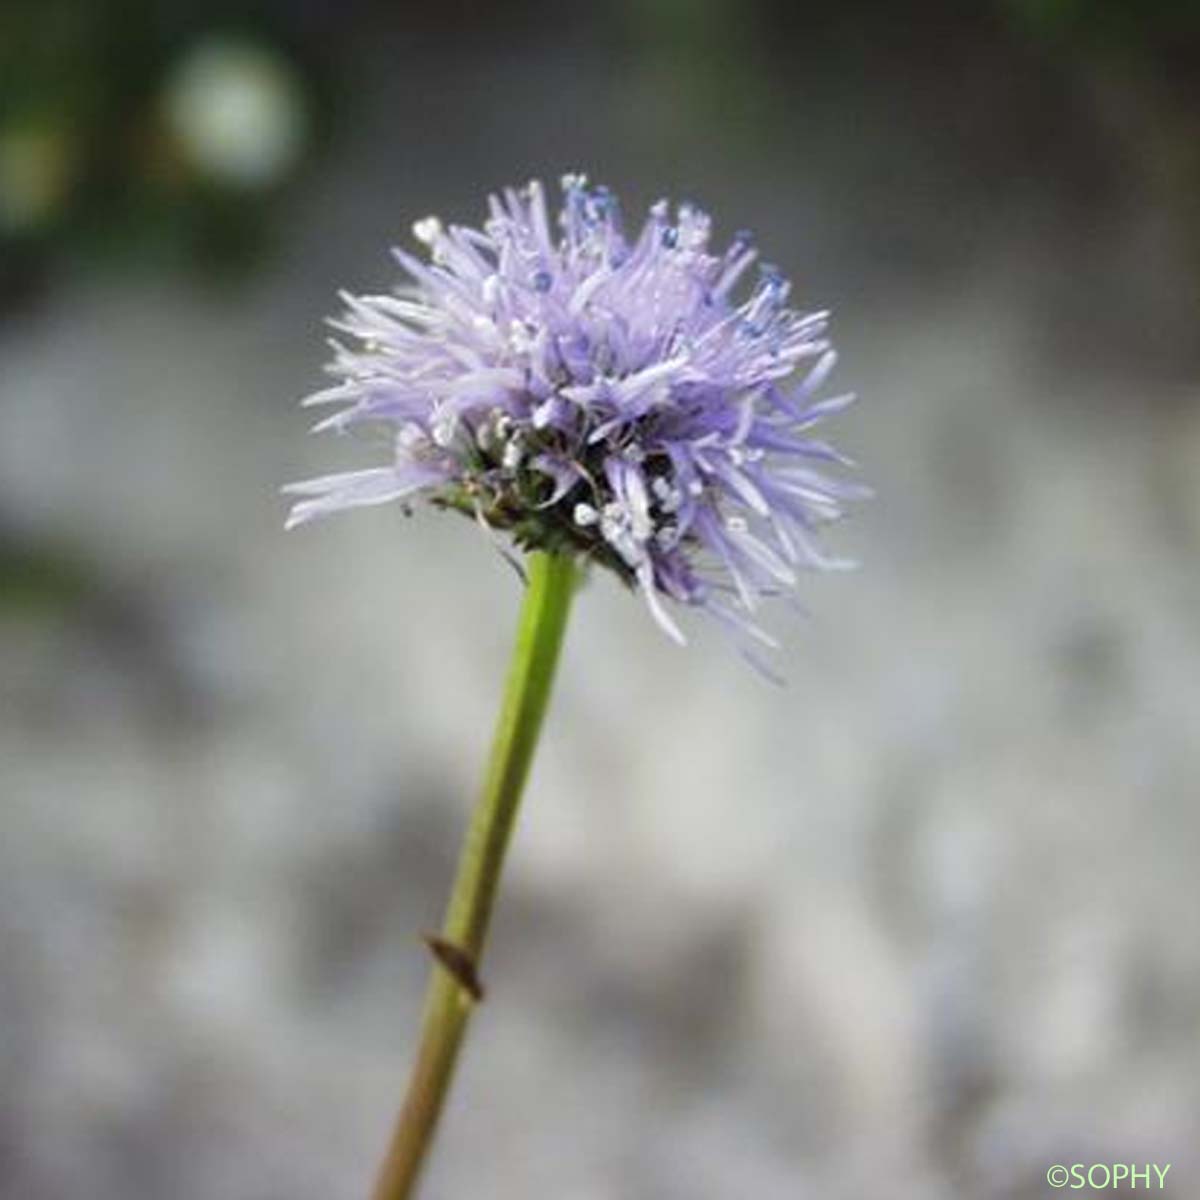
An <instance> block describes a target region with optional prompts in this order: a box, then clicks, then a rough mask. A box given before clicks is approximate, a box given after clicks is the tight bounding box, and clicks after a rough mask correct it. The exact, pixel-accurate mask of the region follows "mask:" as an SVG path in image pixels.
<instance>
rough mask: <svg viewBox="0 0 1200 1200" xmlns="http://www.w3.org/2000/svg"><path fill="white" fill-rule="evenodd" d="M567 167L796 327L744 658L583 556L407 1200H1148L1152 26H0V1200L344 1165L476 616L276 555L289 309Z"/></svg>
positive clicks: (297, 1189)
mask: <svg viewBox="0 0 1200 1200" xmlns="http://www.w3.org/2000/svg"><path fill="white" fill-rule="evenodd" d="M577 169H581V170H586V171H588V172H589V173H590V174H591V176H592V178H593V179H597V180H603V181H605V182H607V183H609V184H610V185H611V186H613V187H614V188H615V189H617V190H618V192H619V193H620V194H621V195H622V196H623V197H624V199H625V202H626V206H627V209H628V211H629V212H630V214H631V215H637V214H639V213H640V211H641V210H642V209H643V208H644V207H645V206H646V205H647V204H649V203H650V202H652V201H653V200H654V199H656V198H657V197H658V196H659V195H663V194H666V195H671V196H674V197H676V198H679V197H688V198H693V199H695V200H697V201H698V202H700V203H701V204H702V205H703V206H704V207H706V208H708V209H709V211H711V212H713V213H714V215H715V217H716V220H717V223H718V227H719V233H720V236H721V237H722V238H724V237H727V236H729V235H730V234H731V233H732V232H733V231H734V230H736V229H738V228H740V227H742V226H750V227H752V228H753V229H754V230H755V232H756V233H757V235H758V237H759V239H760V241H761V243H762V245H763V246H764V247H765V248H766V249H767V252H768V255H769V257H771V258H772V259H774V260H775V261H777V262H778V263H780V264H781V265H782V266H783V267H784V269H785V271H786V272H787V273H788V274H790V275H791V276H792V277H793V278H794V279H795V280H796V282H797V294H798V297H799V302H800V304H801V305H803V306H806V307H811V308H819V307H826V306H829V307H832V308H833V309H834V311H835V314H836V322H835V334H836V336H837V337H838V340H839V342H840V345H841V348H842V350H843V359H842V366H841V368H840V381H841V383H842V385H844V386H845V387H848V388H853V389H855V390H857V391H859V392H860V393H861V395H862V397H863V399H862V402H861V404H860V405H859V407H858V408H857V410H855V411H854V412H853V413H851V414H850V415H848V416H847V417H846V418H843V419H841V420H840V421H839V424H838V428H837V430H836V431H835V438H836V440H837V442H838V444H839V445H841V446H842V447H844V448H846V449H847V450H848V451H850V452H851V453H852V454H854V455H855V456H856V457H857V458H858V459H859V460H860V461H861V462H862V464H863V475H864V477H865V478H866V479H868V480H870V481H871V482H872V483H873V484H875V485H876V486H877V488H878V491H879V499H878V501H876V502H875V503H874V504H872V505H870V506H868V507H866V508H865V509H864V510H863V511H861V512H860V513H859V514H858V515H857V517H856V519H855V520H853V521H852V522H850V523H848V524H847V525H845V526H843V527H839V528H837V529H835V530H834V531H832V534H831V543H832V545H833V546H834V547H835V548H836V549H837V550H838V551H839V552H841V553H848V554H853V555H856V556H858V557H860V558H861V559H862V561H863V562H864V569H863V570H862V571H861V572H859V573H858V574H855V575H851V576H837V577H814V578H812V579H811V580H808V581H806V584H805V587H804V601H805V604H806V606H807V608H808V610H809V612H808V615H807V616H806V617H804V618H795V617H789V616H787V615H785V614H782V613H781V614H780V615H779V619H778V620H777V622H776V625H775V627H776V629H777V630H778V631H780V632H782V633H783V635H784V637H785V639H786V641H787V644H788V646H789V649H788V650H787V652H786V654H785V656H784V659H783V661H782V663H781V664H780V665H781V667H782V669H783V671H784V673H785V674H786V675H787V677H788V679H789V685H788V686H787V687H786V688H785V689H782V690H780V689H776V688H773V687H771V686H770V685H769V684H766V683H764V682H763V681H762V680H761V679H760V678H759V677H758V676H756V675H755V674H754V673H752V672H751V671H749V670H748V669H746V668H745V667H744V666H743V665H742V664H741V663H740V661H739V660H738V659H737V657H736V655H735V654H733V653H732V651H731V650H730V647H729V645H728V644H727V642H726V640H725V639H724V638H723V637H722V636H721V634H720V632H719V630H717V629H716V628H715V627H714V628H711V629H710V628H706V627H703V626H699V627H697V626H695V625H694V624H693V626H692V629H693V632H694V634H695V636H694V638H693V644H692V646H691V647H690V648H689V649H688V650H687V651H680V650H678V649H677V648H676V647H674V646H673V645H672V644H671V643H670V642H668V641H667V640H666V639H665V638H664V637H662V636H661V634H659V633H658V631H657V629H656V628H655V626H654V625H653V624H652V622H651V621H650V620H649V619H648V618H647V616H646V614H645V612H644V610H643V608H642V606H641V605H640V604H639V603H638V602H636V601H635V600H632V599H631V598H630V597H629V596H627V595H626V594H624V593H623V592H622V591H621V589H620V588H618V587H617V586H616V584H615V583H614V582H613V581H611V580H610V579H607V578H600V579H595V580H593V581H592V582H591V583H590V584H589V586H588V588H587V591H586V594H585V596H584V597H583V598H582V601H581V603H580V604H579V606H578V608H577V612H576V617H575V620H574V623H573V627H572V630H571V633H570V637H569V643H568V647H567V653H566V656H565V663H564V669H563V673H562V676H561V681H560V687H559V689H558V693H557V703H556V705H555V706H554V708H553V710H552V717H551V720H550V723H549V727H548V730H547V734H546V738H545V740H544V744H543V750H542V753H541V756H540V759H539V763H538V767H537V770H536V772H535V775H534V780H533V785H532V787H531V790H530V792H529V795H528V797H527V804H526V808H525V810H524V812H523V814H522V821H521V826H520V829H519V831H518V837H517V839H516V843H515V847H514V853H513V855H512V858H511V863H510V871H509V875H508V878H507V881H506V884H507V886H506V890H505V895H504V898H503V903H502V906H501V911H500V914H499V919H498V925H497V928H496V931H495V939H494V942H493V947H492V950H491V955H490V958H489V961H488V962H487V964H486V969H485V974H486V976H487V978H488V981H489V984H490V996H489V1000H488V1003H487V1004H486V1005H485V1006H484V1008H483V1009H482V1010H481V1013H480V1018H479V1020H478V1021H477V1024H476V1026H475V1029H474V1032H473V1036H472V1039H471V1043H470V1045H469V1048H468V1053H467V1055H466V1059H465V1063H464V1069H463V1071H462V1074H461V1077H460V1080H459V1084H460V1086H459V1087H458V1089H457V1091H456V1094H455V1096H454V1099H453V1102H452V1105H451V1109H450V1112H449V1116H448V1119H447V1121H446V1124H445V1126H444V1130H443V1136H442V1138H441V1141H440V1144H439V1147H438V1153H437V1155H436V1159H435V1162H434V1166H433V1169H432V1171H431V1172H430V1175H429V1177H428V1180H427V1184H428V1186H427V1190H426V1193H425V1194H426V1195H427V1196H428V1197H430V1198H431V1200H437V1198H439V1197H441V1198H446V1200H449V1198H452V1197H484V1196H486V1197H497V1198H503V1197H514V1198H516V1197H530V1196H547V1197H554V1198H555V1200H608V1198H614V1200H615V1198H620V1200H630V1198H632V1200H639V1198H644V1200H660V1198H661V1200H676V1198H678V1200H709V1198H712V1200H717V1198H721V1200H725V1198H727V1197H755V1198H756V1200H795V1198H796V1197H804V1196H821V1197H834V1198H842V1197H844V1198H847V1200H854V1198H858V1197H868V1196H870V1197H875V1196H881V1195H882V1196H887V1197H889V1198H907V1197H912V1198H914V1200H915V1198H920V1200H940V1198H945V1200H951V1198H960V1197H979V1198H988V1200H992V1198H995V1200H1017V1198H1025V1197H1030V1198H1033V1197H1042V1196H1045V1195H1046V1194H1048V1192H1049V1189H1048V1188H1047V1185H1046V1183H1045V1172H1046V1168H1047V1167H1048V1166H1049V1165H1050V1164H1052V1163H1066V1164H1070V1163H1074V1162H1083V1163H1093V1162H1095V1163H1114V1162H1124V1163H1149V1162H1158V1163H1160V1164H1165V1163H1171V1164H1172V1169H1171V1172H1170V1175H1169V1176H1168V1180H1167V1187H1166V1189H1165V1194H1168V1195H1174V1196H1179V1197H1184V1196H1200V1161H1198V1156H1197V1154H1196V1150H1195V1148H1196V1146H1197V1145H1200V1036H1198V1035H1200V940H1198V939H1197V936H1196V930H1197V925H1198V918H1200V885H1198V883H1197V878H1196V867H1195V863H1196V860H1197V852H1198V851H1200V807H1198V806H1197V804H1196V799H1197V788H1198V785H1197V780H1198V779H1200V735H1198V734H1197V730H1198V729H1200V615H1198V614H1200V337H1198V336H1197V318H1198V317H1200V7H1198V6H1197V5H1195V4H1192V3H1188V2H1186V0H1177V2H1176V3H1169V2H1168V0H1158V2H1146V0H988V2H986V3H980V4H976V5H963V4H958V3H954V2H952V0H913V2H909V3H896V4H877V3H868V2H866V0H844V2H843V3H840V4H837V5H832V6H831V5H816V4H807V3H802V2H800V0H761V2H757V3H755V2H751V0H623V2H617V3H612V4H607V5H597V4H574V3H551V2H549V0H519V2H513V0H506V2H495V0H493V2H485V0H475V2H472V0H443V2H442V3H439V4H425V5H413V6H411V7H409V6H406V5H403V4H395V3H383V2H382V0H380V2H378V3H369V2H365V0H338V2H336V3H335V2H334V0H275V2H274V3H251V4H237V5H234V4H232V3H211V2H210V3H206V4H193V5H185V4H171V3H163V2H158V3H156V2H152V0H36V2H26V0H2V2H0V712H2V714H3V716H2V719H0V791H2V794H3V808H2V810H0V1196H3V1197H4V1198H5V1200H66V1198H68V1197H80V1196H87V1197H89V1198H91V1200H110V1198H112V1200H116V1198H117V1197H120V1198H121V1200H151V1198H153V1200H163V1198H165V1197H169V1198H170V1200H200V1198H202V1197H203V1198H221V1200H232V1198H238V1200H260V1198H261V1200H272V1198H275V1197H278V1198H281V1200H282V1198H284V1197H287V1198H288V1200H307V1198H310V1197H311V1198H312V1200H318V1198H320V1200H343V1198H344V1200H356V1198H358V1197H362V1196H364V1195H365V1193H366V1189H367V1187H368V1184H369V1182H370V1179H371V1177H372V1175H373V1172H374V1170H375V1166H376V1163H377V1160H378V1158H379V1155H380V1153H381V1151H382V1148H383V1144H384V1141H385V1138H386V1135H387V1131H388V1129H389V1128H390V1125H391V1122H392V1118H393V1113H394V1111H395V1108H396V1104H397V1101H398V1098H399V1096H400V1093H401V1089H402V1087H403V1084H404V1081H405V1077H406V1072H407V1067H408V1055H409V1052H410V1050H411V1047H412V1045H413V1036H414V1030H415V1026H416V1021H417V1018H418V1010H419V1005H420V998H421V993H422V989H423V984H424V979H425V975H426V971H427V966H428V964H427V961H426V956H425V954H424V952H423V951H422V949H421V948H420V946H419V944H418V942H417V940H416V935H417V933H418V931H420V930H424V929H428V928H430V927H432V926H434V925H435V924H436V923H437V921H438V918H439V914H440V909H441V905H442V902H443V899H444V896H445V892H446V889H447V887H448V882H449V874H450V869H451V865H452V858H453V854H454V848H455V846H456V843H457V839H458V836H459V834H460V831H461V828H462V824H463V821H464V818H465V814H466V812H467V809H468V806H469V803H470V800H471V798H472V795H473V791H474V787H475V783H476V780H477V778H478V773H479V770H480V766H481V760H482V756H483V753H484V751H485V748H486V745H487V742H488V739H489V736H490V729H491V722H492V718H493V714H494V709H495V706H496V701H497V696H498V690H499V684H500V679H501V674H502V671H503V668H504V665H505V662H506V656H507V653H508V646H509V640H510V636H511V627H512V623H513V619H514V615H515V612H516V606H517V602H518V585H517V582H516V580H515V577H514V576H513V574H512V572H511V571H510V570H509V568H508V567H507V566H506V565H505V564H504V563H503V562H502V561H501V560H500V558H499V556H498V555H496V554H495V553H494V552H493V551H492V549H491V548H490V547H489V546H488V544H487V543H486V541H485V540H484V539H482V538H481V537H480V536H479V534H478V533H477V531H475V530H474V529H473V528H472V527H471V526H470V525H469V524H468V523H466V522H463V521H461V520H458V519H456V518H453V517H449V516H445V515H438V514H436V513H432V512H428V513H425V514H422V515H421V516H420V517H419V519H417V520H415V521H413V522H404V521H403V520H402V518H401V516H400V514H399V512H398V511H397V510H395V509H394V508H393V509H382V510H373V511H370V512H363V513H360V514H358V515H356V516H354V517H352V518H345V519H339V520H336V521H331V522H329V523H326V524H322V525H320V526H317V527H309V528H305V529H304V530H303V531H302V532H299V533H296V534H291V535H288V536H287V537H284V536H283V534H282V530H281V527H282V520H283V514H284V505H283V503H282V501H281V499H280V497H279V496H278V494H277V489H278V487H279V485H280V484H282V483H284V482H286V481H288V480H293V479H296V478H302V477H305V476H307V475H309V474H313V473H321V472H325V471H331V470H336V469H340V468H342V467H346V468H349V467H353V466H365V465H369V463H370V461H371V459H372V451H371V450H370V448H369V447H365V446H360V445H356V444H355V443H354V442H352V441H346V442H337V441H335V440H332V439H325V440H322V439H309V438H307V436H306V432H305V431H306V428H307V424H308V421H307V419H306V416H305V415H304V414H302V413H301V412H300V411H299V410H298V409H297V408H295V407H294V401H295V400H296V399H297V398H298V397H300V396H301V395H303V394H304V393H305V392H307V391H310V390H313V389H314V388H315V387H317V386H319V385H320V381H321V378H322V377H321V373H320V368H321V364H322V362H323V359H324V356H325V349H324V346H323V329H322V325H321V321H322V318H323V316H325V315H326V314H328V313H330V312H332V311H333V310H334V308H335V307H336V298H335V290H336V289H337V288H339V287H349V288H354V289H358V290H373V289H377V288H379V287H382V286H386V285H387V284H388V283H389V282H390V280H391V279H392V276H393V272H392V270H391V267H390V262H389V258H388V255H387V248H388V247H389V246H390V245H392V244H394V243H396V242H408V241H409V239H410V236H411V235H410V226H411V223H412V221H413V220H414V219H416V218H418V217H421V216H423V215H425V214H426V213H429V212H437V213H440V214H441V215H442V216H444V217H445V218H447V219H454V220H458V221H465V222H474V221H476V220H477V219H479V218H480V216H481V214H482V206H483V197H484V194H485V193H486V191H487V190H490V189H491V188H494V187H496V186H500V185H503V184H506V183H510V182H511V183H520V182H523V181H524V180H526V179H527V178H529V177H530V176H532V175H540V176H542V177H544V178H546V179H547V180H556V179H557V178H558V176H559V175H560V174H561V173H562V172H564V171H567V170H577Z"/></svg>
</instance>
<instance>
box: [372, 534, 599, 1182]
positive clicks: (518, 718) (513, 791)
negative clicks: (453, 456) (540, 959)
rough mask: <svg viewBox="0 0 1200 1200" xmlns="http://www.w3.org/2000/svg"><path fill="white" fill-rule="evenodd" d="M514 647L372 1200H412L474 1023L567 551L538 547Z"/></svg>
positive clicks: (561, 607)
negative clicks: (480, 973) (406, 1082)
mask: <svg viewBox="0 0 1200 1200" xmlns="http://www.w3.org/2000/svg"><path fill="white" fill-rule="evenodd" d="M528 573H529V582H528V585H527V588H526V592H525V600H524V603H523V605H522V608H521V617H520V624H519V626H518V630H517V643H516V646H515V648H514V650H513V657H512V662H511V665H510V667H509V672H508V682H507V683H506V685H505V691H504V701H503V704H502V706H501V709H500V717H499V720H498V722H497V724H496V732H495V735H494V740H493V742H492V751H491V757H490V758H489V760H488V767H487V775H486V777H485V779H484V785H483V793H482V795H481V796H480V798H479V802H478V804H477V805H476V808H475V812H474V814H473V815H472V817H471V823H470V826H469V827H468V829H467V833H466V838H465V840H464V841H463V845H462V850H461V851H460V854H459V860H458V870H457V873H456V875H455V879H454V888H453V891H452V892H451V893H450V904H449V907H448V908H447V910H446V919H445V922H444V924H443V926H442V932H441V936H440V939H434V940H433V941H432V942H431V946H432V948H433V949H434V953H435V959H436V961H435V964H434V967H433V975H432V977H431V979H430V981H429V991H428V993H427V996H426V1000H425V1016H424V1019H423V1022H422V1026H421V1041H420V1046H419V1048H418V1051H417V1059H416V1063H415V1065H414V1067H413V1072H412V1077H411V1079H410V1081H409V1086H408V1093H407V1095H406V1096H405V1099H404V1104H403V1107H402V1108H401V1110H400V1115H399V1117H398V1118H397V1121H396V1127H395V1131H394V1133H393V1134H392V1141H391V1145H390V1146H389V1148H388V1153H387V1157H386V1158H385V1160H384V1163H383V1168H382V1170H381V1171H380V1174H379V1179H378V1182H377V1183H376V1185H375V1191H374V1192H373V1193H372V1195H373V1200H406V1198H407V1197H409V1196H411V1195H412V1194H413V1188H414V1186H415V1184H416V1181H417V1177H418V1175H419V1174H420V1170H421V1166H422V1163H423V1162H424V1161H425V1158H426V1157H427V1155H428V1152H429V1147H430V1145H431V1143H432V1141H433V1137H434V1133H435V1131H436V1129H437V1123H438V1117H439V1116H440V1114H441V1111H442V1104H443V1102H444V1100H445V1097H446V1092H447V1089H448V1088H449V1085H450V1080H451V1077H452V1076H453V1074H454V1065H455V1062H456V1061H457V1059H458V1050H459V1046H460V1045H461V1044H462V1039H463V1035H464V1033H465V1032H466V1028H467V1022H468V1021H469V1020H470V1018H471V1013H472V1011H473V1009H474V1007H475V1004H476V1002H477V1000H478V999H479V988H478V985H477V980H478V977H477V971H478V967H479V961H480V958H481V956H482V953H483V946H484V942H485V940H486V938H487V931H488V925H489V923H490V921H491V915H492V907H493V904H494V902H495V898H496V889H497V885H498V884H499V882H500V871H501V867H502V866H503V863H504V852H505V850H506V848H507V846H508V841H509V836H510V835H511V833H512V828H513V822H514V820H515V818H516V814H517V807H518V805H519V804H520V800H521V792H522V790H523V789H524V786H525V780H526V778H527V776H528V774H529V765H530V762H531V761H532V759H533V753H534V750H535V749H536V747H537V741H538V734H539V732H540V730H541V727H542V718H543V716H544V715H545V712H546V704H547V701H548V700H549V697H550V686H551V684H552V682H553V680H554V671H555V667H556V666H557V664H558V656H559V650H560V649H561V647H562V642H563V634H564V632H565V630H566V625H567V616H568V613H569V611H570V607H571V596H572V593H573V591H574V587H575V579H576V567H575V565H574V563H573V561H572V560H571V559H570V558H569V557H567V556H565V555H557V554H548V553H546V552H544V551H536V552H534V553H533V554H531V555H530V556H529V560H528Z"/></svg>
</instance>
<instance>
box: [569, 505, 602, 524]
mask: <svg viewBox="0 0 1200 1200" xmlns="http://www.w3.org/2000/svg"><path fill="white" fill-rule="evenodd" d="M571 517H572V519H573V520H574V522H575V524H576V525H579V526H580V527H581V528H584V529H586V528H587V527H588V526H589V525H595V524H596V522H597V521H599V520H600V514H599V513H598V512H597V511H596V510H595V509H594V508H593V507H592V506H591V505H590V504H577V505H575V511H574V512H573V513H572V514H571Z"/></svg>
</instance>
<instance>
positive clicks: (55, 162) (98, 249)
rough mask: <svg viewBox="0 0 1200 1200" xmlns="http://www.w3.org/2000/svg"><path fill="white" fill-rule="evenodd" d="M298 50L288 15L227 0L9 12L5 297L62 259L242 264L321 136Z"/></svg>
mask: <svg viewBox="0 0 1200 1200" xmlns="http://www.w3.org/2000/svg"><path fill="white" fill-rule="evenodd" d="M285 11H286V10H285ZM303 58H304V55H303V46H302V44H301V39H300V38H299V37H298V36H297V35H296V33H295V32H294V31H292V30H290V29H289V28H288V25H287V23H286V22H285V21H281V20H272V21H268V20H264V19H258V20H254V19H250V18H247V17H245V16H239V17H237V18H235V19H230V17H229V15H228V14H223V13H222V12H221V11H220V9H219V8H214V9H208V10H205V9H203V8H201V7H200V6H197V7H196V8H195V9H193V10H192V11H191V13H190V14H189V13H187V12H186V11H185V10H184V9H183V8H181V7H176V6H169V5H162V4H155V3H152V2H150V0H35V2H30V0H9V2H8V3H6V4H5V5H3V7H0V264H2V265H0V294H3V293H7V292H11V290H12V289H13V288H14V287H15V286H17V285H19V284H21V283H23V282H28V281H29V280H30V279H33V278H36V277H37V276H38V274H39V273H40V271H41V269H42V268H43V267H45V266H46V265H47V263H48V261H49V259H50V256H51V255H52V254H55V255H62V254H64V253H65V254H80V253H84V254H87V255H88V256H91V257H93V258H95V257H102V258H104V259H106V260H108V261H114V260H121V259H126V258H130V257H132V258H134V259H135V260H136V259H138V258H146V257H149V258H151V259H153V260H162V259H166V260H167V261H180V260H182V261H184V262H191V263H193V264H204V265H213V264H228V263H231V262H237V261H239V260H244V258H245V257H246V255H247V252H248V251H250V250H251V249H252V248H253V247H254V246H255V245H256V244H257V242H258V236H259V234H260V233H261V232H262V229H263V226H264V222H265V220H266V218H267V217H268V216H269V214H270V213H271V211H272V208H273V206H274V204H275V203H276V201H277V199H278V197H279V195H280V193H281V191H282V190H283V188H284V186H285V185H286V184H287V183H288V182H289V181H290V180H291V179H292V178H293V177H294V176H295V175H296V173H297V171H298V169H299V168H300V167H301V166H302V164H303V161H304V157H305V154H306V153H307V152H308V151H309V149H310V148H311V147H312V145H313V143H314V136H313V135H314V130H315V128H316V127H317V126H318V125H319V116H320V113H319V108H320V105H319V98H320V95H321V89H320V87H319V81H314V79H313V78H312V75H313V73H312V72H311V71H309V70H306V69H304V67H303V66H302V61H303Z"/></svg>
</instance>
